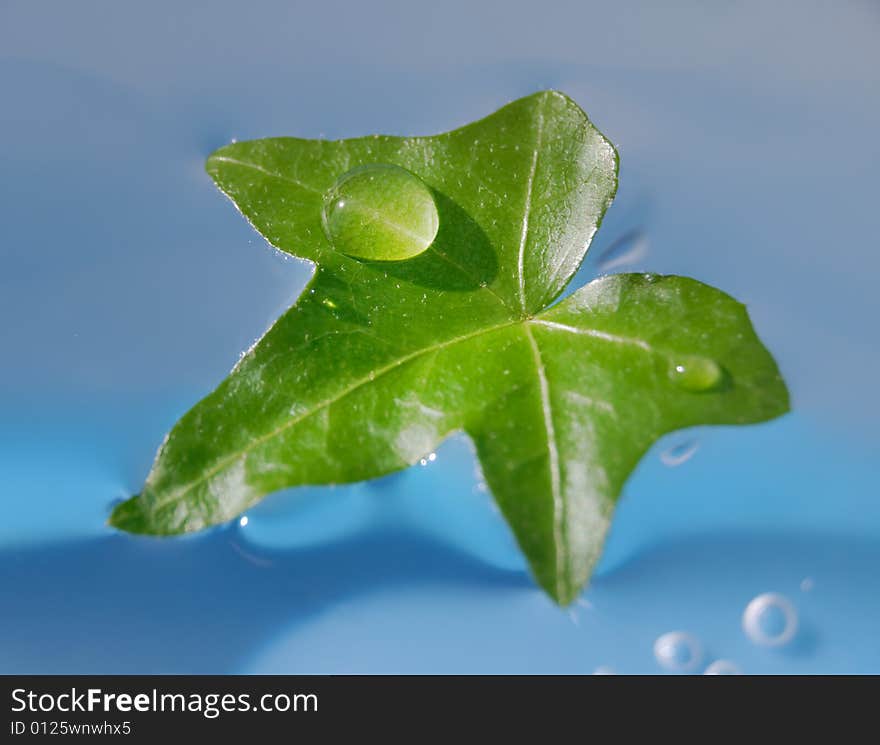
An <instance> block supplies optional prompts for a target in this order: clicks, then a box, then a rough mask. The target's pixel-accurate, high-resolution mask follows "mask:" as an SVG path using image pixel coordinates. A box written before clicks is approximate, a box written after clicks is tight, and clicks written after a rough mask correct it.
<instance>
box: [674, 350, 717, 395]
mask: <svg viewBox="0 0 880 745" xmlns="http://www.w3.org/2000/svg"><path fill="white" fill-rule="evenodd" d="M722 376H723V373H722V370H721V366H720V365H719V364H718V363H717V362H715V360H710V359H709V358H708V357H680V358H678V359H675V360H673V361H672V364H671V365H670V367H669V377H670V379H671V380H672V382H673V383H674V384H675V385H677V386H678V387H679V388H682V389H684V390H686V391H691V392H693V393H700V392H702V391H709V390H712V389H713V388H715V387H716V386H717V385H718V384H719V383H720V382H721V378H722Z"/></svg>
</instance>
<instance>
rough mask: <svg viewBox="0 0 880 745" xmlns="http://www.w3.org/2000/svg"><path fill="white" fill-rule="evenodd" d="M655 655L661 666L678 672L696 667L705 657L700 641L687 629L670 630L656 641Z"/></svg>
mask: <svg viewBox="0 0 880 745" xmlns="http://www.w3.org/2000/svg"><path fill="white" fill-rule="evenodd" d="M654 657H655V658H656V659H657V662H658V663H660V666H661V667H665V668H666V669H667V670H674V671H676V672H688V671H689V670H693V669H695V668H696V667H697V666H698V665H699V664H700V661H701V660H702V658H703V649H702V647H701V646H700V642H699V641H697V639H696V638H695V637H694V636H692V635H691V634H688V633H687V632H685V631H670V632H669V633H667V634H663V635H662V636H660V637H658V638H657V641H655V642H654Z"/></svg>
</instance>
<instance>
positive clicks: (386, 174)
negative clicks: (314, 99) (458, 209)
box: [322, 163, 440, 261]
mask: <svg viewBox="0 0 880 745" xmlns="http://www.w3.org/2000/svg"><path fill="white" fill-rule="evenodd" d="M322 218H323V225H324V232H325V233H326V234H327V239H328V240H329V241H330V243H331V244H332V245H333V247H334V248H335V249H336V250H337V251H339V252H341V253H344V254H346V255H348V256H353V257H355V258H358V259H367V260H370V261H401V260H404V259H410V258H412V257H413V256H418V255H419V254H420V253H422V252H423V251H425V250H427V248H428V247H429V246H430V245H431V243H433V241H434V238H435V237H436V235H437V229H438V228H439V226H440V218H439V216H438V214H437V205H436V204H435V203H434V197H433V196H432V194H431V190H430V189H429V188H428V187H427V185H426V184H425V183H424V182H423V181H422V180H421V179H419V178H418V177H417V176H415V175H414V174H412V173H410V172H409V171H407V170H406V169H404V168H400V167H399V166H394V165H389V164H385V163H374V164H371V165H365V166H359V167H357V168H354V169H352V170H350V171H348V172H347V173H345V174H343V175H342V176H340V177H339V178H338V179H337V180H336V183H334V184H333V186H332V187H330V189H328V191H327V193H326V194H325V195H324V208H323V212H322Z"/></svg>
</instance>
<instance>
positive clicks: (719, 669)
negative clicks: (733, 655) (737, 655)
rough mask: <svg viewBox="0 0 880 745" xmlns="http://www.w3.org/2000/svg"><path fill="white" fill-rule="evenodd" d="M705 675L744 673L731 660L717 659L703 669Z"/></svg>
mask: <svg viewBox="0 0 880 745" xmlns="http://www.w3.org/2000/svg"><path fill="white" fill-rule="evenodd" d="M703 675H742V670H740V669H739V665H737V664H736V663H735V662H732V661H731V660H715V662H713V663H712V664H711V665H709V666H708V667H707V668H706V669H705V670H704V671H703Z"/></svg>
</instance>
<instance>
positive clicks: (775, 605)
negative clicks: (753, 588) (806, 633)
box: [742, 592, 798, 647]
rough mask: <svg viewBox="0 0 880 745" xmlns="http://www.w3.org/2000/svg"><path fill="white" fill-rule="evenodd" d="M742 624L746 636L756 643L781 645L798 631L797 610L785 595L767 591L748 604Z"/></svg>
mask: <svg viewBox="0 0 880 745" xmlns="http://www.w3.org/2000/svg"><path fill="white" fill-rule="evenodd" d="M742 625H743V631H745V632H746V636H748V637H749V639H751V640H752V641H753V642H754V643H755V644H761V645H763V646H765V647H781V646H782V645H783V644H787V643H788V642H790V641H791V640H792V639H793V638H794V635H795V634H796V633H797V628H798V615H797V610H795V607H794V605H792V603H791V601H790V600H789V599H788V598H786V597H784V596H783V595H779V594H778V593H775V592H765V593H764V594H763V595H758V597H756V598H754V599H753V600H752V601H751V602H750V603H749V604H748V605H747V606H746V609H745V612H744V613H743V617H742Z"/></svg>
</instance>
